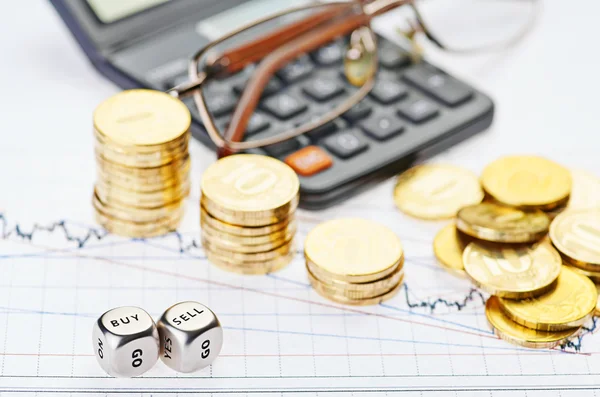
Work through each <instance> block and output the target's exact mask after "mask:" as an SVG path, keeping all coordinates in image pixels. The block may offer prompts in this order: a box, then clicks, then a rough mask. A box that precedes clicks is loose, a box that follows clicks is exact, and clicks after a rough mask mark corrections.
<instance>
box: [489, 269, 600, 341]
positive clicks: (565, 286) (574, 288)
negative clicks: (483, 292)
mask: <svg viewBox="0 0 600 397" xmlns="http://www.w3.org/2000/svg"><path fill="white" fill-rule="evenodd" d="M597 303H598V291H597V290H596V286H595V285H594V283H592V281H591V280H590V279H589V278H587V277H585V276H582V275H579V274H577V273H575V272H574V271H572V270H570V269H569V268H568V267H566V266H565V267H563V268H562V270H561V272H560V275H559V276H558V280H556V287H555V288H554V289H553V290H552V291H549V292H546V293H545V294H543V295H540V296H538V297H536V298H530V299H525V300H521V301H516V300H511V299H500V305H501V306H502V309H503V310H504V312H505V314H506V315H507V316H508V317H509V318H510V319H511V320H513V321H514V322H516V323H518V324H521V325H523V326H525V327H528V328H533V329H537V330H541V331H562V330H565V329H569V328H576V327H580V326H582V325H583V324H584V323H585V322H586V321H587V320H589V319H590V317H591V316H592V314H593V312H594V310H595V308H596V304H597Z"/></svg>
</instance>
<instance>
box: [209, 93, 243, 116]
mask: <svg viewBox="0 0 600 397" xmlns="http://www.w3.org/2000/svg"><path fill="white" fill-rule="evenodd" d="M206 102H207V105H208V109H209V110H210V112H211V114H212V115H213V117H221V116H224V115H226V114H227V113H231V112H232V111H233V109H234V108H235V105H236V103H237V98H236V97H235V96H234V95H232V94H215V95H211V96H210V97H208V98H206Z"/></svg>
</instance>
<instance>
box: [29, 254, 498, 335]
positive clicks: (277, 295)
mask: <svg viewBox="0 0 600 397" xmlns="http://www.w3.org/2000/svg"><path fill="white" fill-rule="evenodd" d="M32 245H34V246H37V247H38V248H43V249H47V250H49V251H57V249H55V248H52V247H48V246H42V245H37V244H32ZM71 253H72V255H74V256H78V257H81V258H87V259H93V260H97V261H101V262H107V263H110V264H113V265H117V266H121V267H126V268H131V269H137V270H142V271H146V272H152V273H155V274H161V275H163V276H169V277H176V278H183V279H187V280H190V281H197V282H201V283H205V284H210V285H217V286H221V287H227V288H231V289H236V290H241V291H246V292H252V293H257V294H261V295H266V296H270V297H273V298H280V299H286V300H289V301H295V302H302V303H306V304H311V305H315V306H320V307H326V308H331V309H336V310H341V311H345V312H349V313H357V314H363V315H365V316H372V317H379V318H385V319H387V320H392V321H398V322H404V323H408V324H413V325H420V326H423V327H428V328H436V329H442V330H445V331H449V332H457V333H462V334H469V335H474V336H480V337H482V338H489V339H494V340H495V339H497V338H496V337H495V336H492V335H487V334H482V333H479V332H472V331H467V330H463V329H456V328H452V327H446V326H442V325H437V324H431V323H426V322H420V321H414V320H406V319H402V318H398V317H394V316H390V315H386V314H381V313H374V312H369V311H366V310H361V309H358V308H354V307H345V306H339V305H336V304H332V303H328V302H321V301H315V300H311V299H305V298H299V297H295V296H289V295H285V294H280V293H275V292H271V291H265V290H260V289H255V288H250V287H245V286H240V285H235V284H230V283H227V282H223V281H216V280H211V279H207V278H203V277H196V276H192V275H188V274H181V273H177V272H173V271H169V270H164V269H155V268H152V267H148V266H143V265H138V264H134V263H128V262H123V261H117V260H112V259H108V258H104V257H102V256H94V255H86V254H83V253H80V252H71Z"/></svg>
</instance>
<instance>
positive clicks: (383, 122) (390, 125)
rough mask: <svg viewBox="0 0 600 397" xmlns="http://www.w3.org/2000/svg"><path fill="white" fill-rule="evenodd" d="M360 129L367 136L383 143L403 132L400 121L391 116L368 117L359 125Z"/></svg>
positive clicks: (402, 125) (402, 124)
mask: <svg viewBox="0 0 600 397" xmlns="http://www.w3.org/2000/svg"><path fill="white" fill-rule="evenodd" d="M360 127H361V128H362V129H363V131H364V132H365V133H366V134H367V135H369V136H371V137H372V138H375V139H377V140H378V141H385V140H386V139H389V138H391V137H393V136H395V135H398V134H400V133H401V132H402V131H404V123H403V122H402V120H400V119H399V118H398V117H397V116H395V115H391V114H389V115H379V116H373V117H370V118H368V119H367V120H365V121H363V122H362V123H360Z"/></svg>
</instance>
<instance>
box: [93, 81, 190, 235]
mask: <svg viewBox="0 0 600 397" xmlns="http://www.w3.org/2000/svg"><path fill="white" fill-rule="evenodd" d="M190 125H191V115H190V112H189V110H188V109H187V107H186V106H185V105H184V104H183V103H182V102H181V101H179V100H177V99H175V98H173V97H171V96H169V95H167V94H165V93H162V92H158V91H152V90H142V89H138V90H129V91H124V92H121V93H119V94H117V95H115V96H113V97H111V98H109V99H107V100H106V101H104V102H103V103H101V104H100V105H99V106H98V108H97V109H96V111H95V112H94V136H95V154H96V162H97V181H96V185H95V190H94V196H93V205H94V209H95V213H96V219H97V221H98V223H100V224H101V225H102V226H103V227H104V228H105V229H107V230H108V231H109V232H111V233H115V234H119V235H123V236H129V237H138V238H143V237H152V236H158V235H162V234H165V233H168V232H170V231H173V230H175V229H176V228H177V226H178V224H179V222H180V221H181V218H182V217H183V203H184V199H185V198H186V197H187V196H188V195H189V191H190V177H189V175H190V157H189V154H188V142H189V137H190V133H189V131H190Z"/></svg>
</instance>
